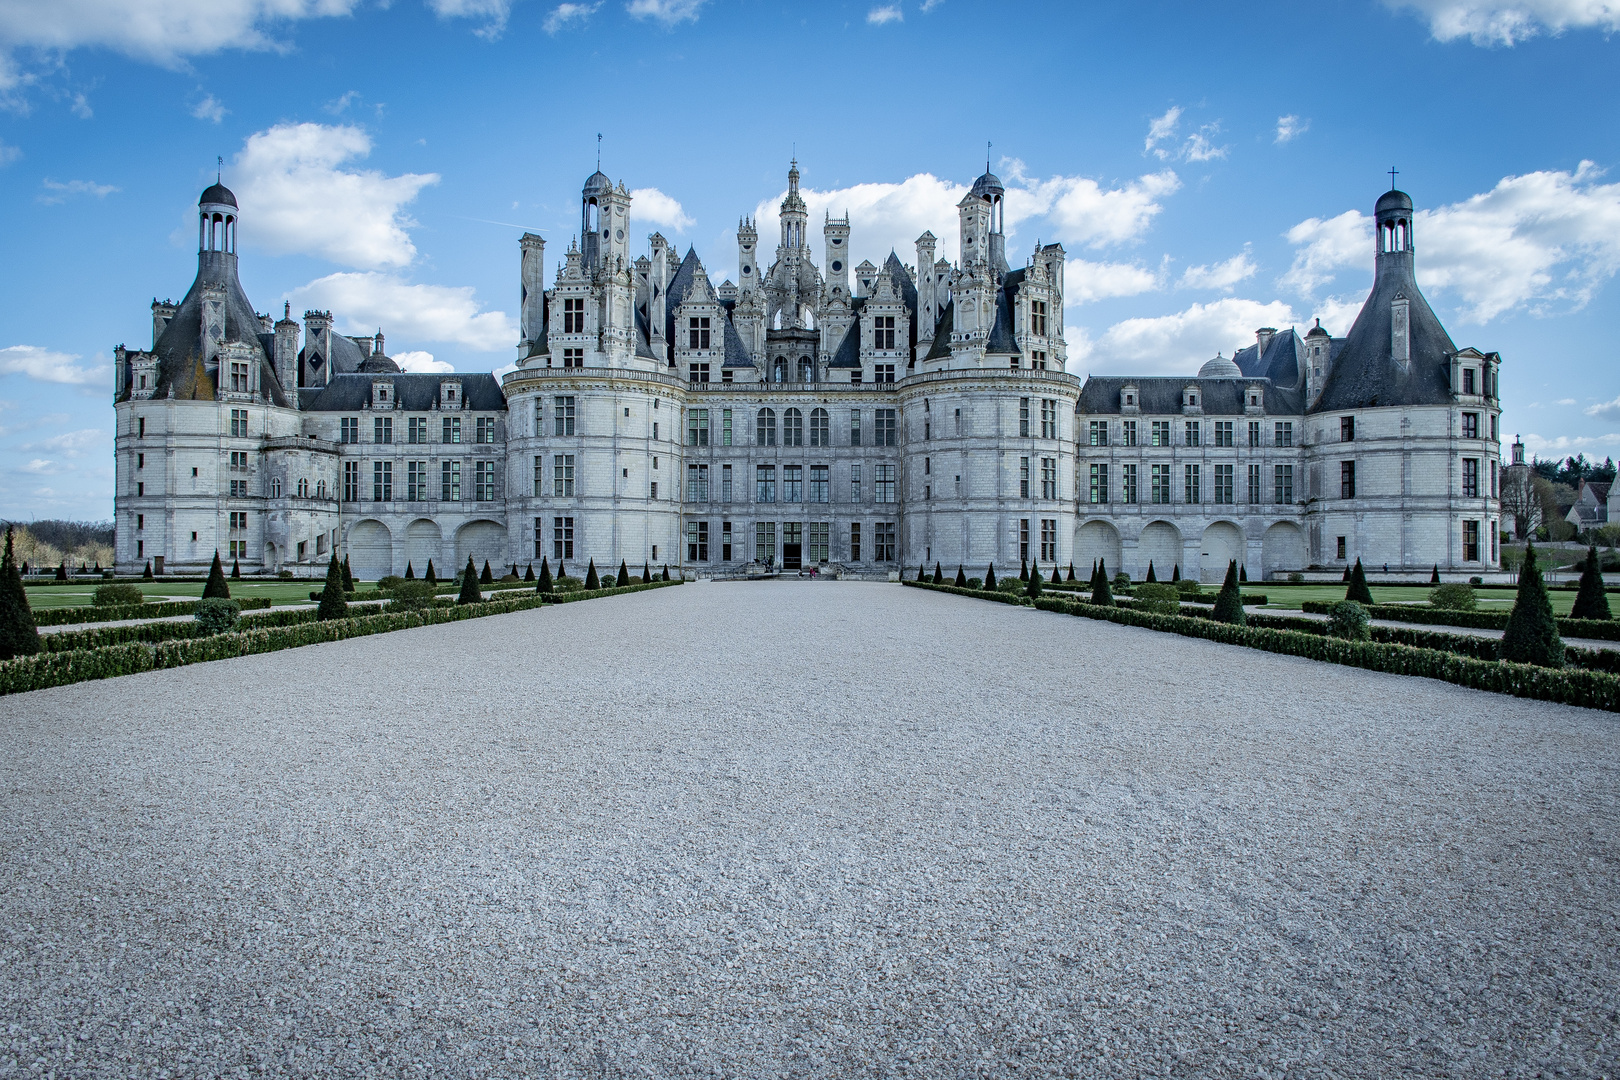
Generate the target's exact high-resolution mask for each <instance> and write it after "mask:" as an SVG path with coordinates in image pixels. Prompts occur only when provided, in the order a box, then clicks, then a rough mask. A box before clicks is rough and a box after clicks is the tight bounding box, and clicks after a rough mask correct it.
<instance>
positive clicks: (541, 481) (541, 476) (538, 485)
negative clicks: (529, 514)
mask: <svg viewBox="0 0 1620 1080" xmlns="http://www.w3.org/2000/svg"><path fill="white" fill-rule="evenodd" d="M545 463H546V459H545V458H544V457H542V456H541V455H539V454H536V455H534V497H535V498H537V499H539V498H542V497H543V496H544V495H545V493H546V481H545Z"/></svg>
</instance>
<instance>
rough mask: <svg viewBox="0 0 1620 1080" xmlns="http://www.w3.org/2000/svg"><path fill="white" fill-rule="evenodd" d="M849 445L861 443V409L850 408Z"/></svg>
mask: <svg viewBox="0 0 1620 1080" xmlns="http://www.w3.org/2000/svg"><path fill="white" fill-rule="evenodd" d="M849 445H851V446H859V445H861V410H859V409H851V410H849Z"/></svg>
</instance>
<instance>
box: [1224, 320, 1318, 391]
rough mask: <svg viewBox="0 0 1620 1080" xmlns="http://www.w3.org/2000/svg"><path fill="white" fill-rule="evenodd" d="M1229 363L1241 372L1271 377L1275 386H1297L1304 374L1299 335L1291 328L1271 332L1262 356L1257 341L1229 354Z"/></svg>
mask: <svg viewBox="0 0 1620 1080" xmlns="http://www.w3.org/2000/svg"><path fill="white" fill-rule="evenodd" d="M1232 362H1233V363H1235V364H1236V365H1237V366H1238V370H1239V371H1241V372H1243V374H1244V375H1246V376H1248V377H1250V378H1254V377H1256V376H1259V377H1262V378H1267V379H1270V380H1271V381H1272V382H1274V383H1276V384H1277V385H1278V386H1287V387H1297V386H1299V385H1300V384H1301V382H1302V381H1303V378H1304V375H1305V358H1304V353H1303V349H1302V346H1301V342H1300V339H1299V335H1298V334H1296V333H1294V330H1293V328H1292V327H1290V328H1289V329H1287V330H1284V331H1282V332H1281V333H1279V334H1274V335H1272V338H1271V341H1270V342H1269V343H1268V344H1267V346H1266V352H1265V355H1264V356H1261V355H1260V343H1259V342H1256V343H1255V344H1253V345H1250V346H1249V347H1248V348H1246V349H1239V350H1238V351H1237V352H1235V353H1233V354H1232Z"/></svg>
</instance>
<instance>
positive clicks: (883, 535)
mask: <svg viewBox="0 0 1620 1080" xmlns="http://www.w3.org/2000/svg"><path fill="white" fill-rule="evenodd" d="M874 541H875V542H874V544H873V551H872V558H874V559H876V560H877V561H878V562H894V560H895V554H894V522H892V521H880V522H878V523H877V528H876V530H875V532H874Z"/></svg>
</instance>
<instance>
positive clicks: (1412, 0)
mask: <svg viewBox="0 0 1620 1080" xmlns="http://www.w3.org/2000/svg"><path fill="white" fill-rule="evenodd" d="M1387 2H1389V4H1390V6H1391V7H1394V8H1411V9H1413V10H1415V11H1417V12H1418V13H1419V14H1420V15H1421V16H1422V17H1423V18H1425V19H1426V20H1428V23H1429V32H1430V33H1432V34H1433V35H1434V36H1435V38H1437V39H1438V40H1440V41H1455V40H1456V39H1458V38H1463V37H1465V38H1467V39H1468V40H1470V41H1472V42H1473V43H1474V44H1475V45H1507V46H1511V45H1514V44H1516V43H1518V42H1520V41H1524V40H1525V39H1527V38H1532V37H1535V36H1537V35H1538V34H1541V33H1544V32H1545V33H1551V34H1555V35H1556V34H1562V33H1563V32H1564V31H1565V30H1585V29H1597V30H1602V31H1604V32H1606V33H1613V32H1614V31H1616V30H1620V6H1617V5H1616V4H1614V3H1613V0H1387Z"/></svg>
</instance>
